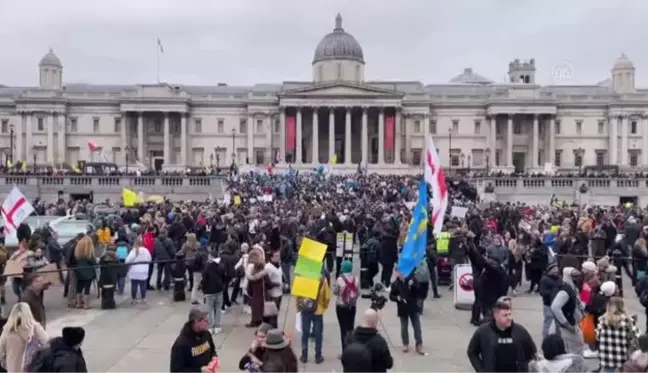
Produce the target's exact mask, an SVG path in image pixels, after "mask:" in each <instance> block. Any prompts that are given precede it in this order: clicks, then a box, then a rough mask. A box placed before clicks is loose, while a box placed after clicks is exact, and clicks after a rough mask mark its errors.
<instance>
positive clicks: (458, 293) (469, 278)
mask: <svg viewBox="0 0 648 373" xmlns="http://www.w3.org/2000/svg"><path fill="white" fill-rule="evenodd" d="M453 271H454V307H455V308H456V309H459V310H469V309H471V308H472V305H473V303H474V302H475V292H474V282H473V275H472V266H471V265H470V264H458V265H456V266H455V267H454V269H453Z"/></svg>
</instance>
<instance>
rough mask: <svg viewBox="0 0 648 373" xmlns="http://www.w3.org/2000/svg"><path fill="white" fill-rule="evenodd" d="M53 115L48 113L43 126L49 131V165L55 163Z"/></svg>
mask: <svg viewBox="0 0 648 373" xmlns="http://www.w3.org/2000/svg"><path fill="white" fill-rule="evenodd" d="M51 119H53V114H50V113H47V114H46V115H45V116H44V117H43V125H45V130H46V131H47V152H46V153H47V163H48V164H53V163H54V121H53V120H51Z"/></svg>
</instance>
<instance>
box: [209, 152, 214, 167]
mask: <svg viewBox="0 0 648 373" xmlns="http://www.w3.org/2000/svg"><path fill="white" fill-rule="evenodd" d="M209 167H210V168H214V153H211V154H210V155H209Z"/></svg>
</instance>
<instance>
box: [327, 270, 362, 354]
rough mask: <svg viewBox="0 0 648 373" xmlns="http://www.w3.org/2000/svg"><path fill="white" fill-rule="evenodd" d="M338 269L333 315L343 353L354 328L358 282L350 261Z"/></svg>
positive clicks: (334, 289) (334, 288)
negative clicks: (335, 319)
mask: <svg viewBox="0 0 648 373" xmlns="http://www.w3.org/2000/svg"><path fill="white" fill-rule="evenodd" d="M340 267H341V268H340V273H341V274H340V277H338V278H337V280H336V281H335V285H334V286H333V294H334V295H336V296H337V299H336V301H335V314H336V316H337V321H338V327H339V328H340V339H341V341H342V352H344V348H345V347H346V342H347V339H348V336H349V335H350V334H351V333H353V328H354V327H355V316H356V302H357V301H358V295H359V294H360V292H359V289H360V280H359V279H358V277H357V276H354V275H353V273H352V271H353V263H351V261H349V260H345V261H343V262H342V264H341V266H340Z"/></svg>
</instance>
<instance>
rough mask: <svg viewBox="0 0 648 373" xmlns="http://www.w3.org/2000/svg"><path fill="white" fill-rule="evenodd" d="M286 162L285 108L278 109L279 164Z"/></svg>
mask: <svg viewBox="0 0 648 373" xmlns="http://www.w3.org/2000/svg"><path fill="white" fill-rule="evenodd" d="M285 162H286V108H285V107H283V106H282V107H280V108H279V163H285Z"/></svg>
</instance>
